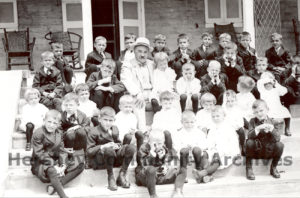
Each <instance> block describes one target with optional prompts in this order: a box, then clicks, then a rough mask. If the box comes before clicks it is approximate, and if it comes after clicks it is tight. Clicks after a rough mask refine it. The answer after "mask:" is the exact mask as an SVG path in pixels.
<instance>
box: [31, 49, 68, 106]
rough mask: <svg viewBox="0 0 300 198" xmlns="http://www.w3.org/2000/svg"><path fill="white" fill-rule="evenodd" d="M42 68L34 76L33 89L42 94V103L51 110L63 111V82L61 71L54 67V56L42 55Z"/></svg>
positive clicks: (44, 53) (46, 53)
mask: <svg viewBox="0 0 300 198" xmlns="http://www.w3.org/2000/svg"><path fill="white" fill-rule="evenodd" d="M41 58H42V61H41V64H42V66H41V67H40V69H39V70H38V72H37V73H36V74H35V75H34V79H33V84H32V88H36V89H37V90H39V92H40V93H41V99H40V103H42V104H43V105H45V106H46V107H48V108H49V109H57V110H58V111H60V110H61V99H60V98H61V97H62V90H63V82H62V78H61V74H60V71H59V70H58V69H56V67H53V64H54V54H53V53H52V52H49V51H46V52H43V53H42V54H41Z"/></svg>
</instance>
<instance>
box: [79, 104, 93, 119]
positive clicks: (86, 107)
mask: <svg viewBox="0 0 300 198" xmlns="http://www.w3.org/2000/svg"><path fill="white" fill-rule="evenodd" d="M78 110H80V111H82V112H83V113H85V115H86V116H87V117H88V118H91V117H93V116H94V114H95V111H96V110H97V105H96V103H95V102H93V101H91V100H87V101H85V102H82V101H79V106H78Z"/></svg>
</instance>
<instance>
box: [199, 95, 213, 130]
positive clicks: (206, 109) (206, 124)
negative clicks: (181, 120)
mask: <svg viewBox="0 0 300 198" xmlns="http://www.w3.org/2000/svg"><path fill="white" fill-rule="evenodd" d="M216 103H217V100H216V97H215V96H214V95H213V94H211V93H209V92H206V93H204V94H203V95H202V96H201V98H200V105H201V107H202V109H201V110H199V111H198V112H197V114H196V120H197V127H198V128H199V129H201V130H202V131H204V132H205V133H207V131H208V130H209V129H210V128H211V126H212V118H211V111H212V109H213V108H214V107H215V105H216Z"/></svg>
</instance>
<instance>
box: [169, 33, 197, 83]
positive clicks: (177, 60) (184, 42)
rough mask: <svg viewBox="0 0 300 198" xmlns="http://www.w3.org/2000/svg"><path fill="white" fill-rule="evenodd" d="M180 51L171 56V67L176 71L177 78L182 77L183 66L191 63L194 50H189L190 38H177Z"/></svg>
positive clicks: (183, 36)
mask: <svg viewBox="0 0 300 198" xmlns="http://www.w3.org/2000/svg"><path fill="white" fill-rule="evenodd" d="M177 45H178V49H177V50H175V51H174V52H173V53H172V55H170V61H169V65H170V66H171V68H172V69H174V71H175V73H176V75H177V77H176V80H177V79H179V78H180V77H181V76H182V65H184V64H185V63H189V62H191V56H192V50H191V49H189V48H188V47H189V45H190V42H189V37H188V36H187V35H186V34H179V35H178V38H177Z"/></svg>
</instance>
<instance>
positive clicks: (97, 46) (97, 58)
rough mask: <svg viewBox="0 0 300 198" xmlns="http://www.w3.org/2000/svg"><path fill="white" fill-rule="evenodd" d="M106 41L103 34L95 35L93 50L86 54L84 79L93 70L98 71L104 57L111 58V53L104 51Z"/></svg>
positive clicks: (87, 77)
mask: <svg viewBox="0 0 300 198" xmlns="http://www.w3.org/2000/svg"><path fill="white" fill-rule="evenodd" d="M106 42H107V41H106V38H104V37H103V36H97V37H96V38H95V42H94V50H93V51H92V52H90V53H89V54H88V55H87V57H86V61H85V70H84V72H85V73H86V78H85V81H87V80H88V79H89V77H90V75H91V74H92V73H93V72H96V71H99V67H100V65H101V63H102V61H103V60H104V59H106V58H112V56H111V54H110V53H108V52H106V51H105V49H106V46H107V44H106Z"/></svg>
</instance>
